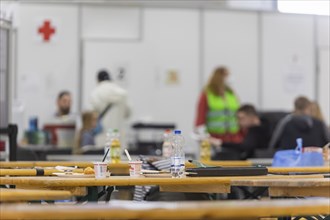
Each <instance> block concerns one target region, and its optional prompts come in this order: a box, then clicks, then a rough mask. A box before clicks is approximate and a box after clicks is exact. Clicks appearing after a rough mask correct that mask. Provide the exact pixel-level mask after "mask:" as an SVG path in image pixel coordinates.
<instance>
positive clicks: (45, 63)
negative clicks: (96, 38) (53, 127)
mask: <svg viewBox="0 0 330 220" xmlns="http://www.w3.org/2000/svg"><path fill="white" fill-rule="evenodd" d="M77 18H78V10H77V7H75V6H68V5H65V6H61V5H51V4H47V5H34V4H26V5H25V4H21V5H20V14H19V22H18V24H19V26H18V52H17V56H18V57H17V59H18V60H17V65H18V69H17V71H18V84H17V85H18V88H17V91H18V99H19V100H22V101H23V102H24V104H25V106H26V112H25V115H26V116H27V117H30V116H32V115H36V116H39V119H40V122H41V123H40V125H42V122H44V121H45V120H47V119H48V118H50V117H51V116H53V115H54V113H55V111H56V98H57V95H58V92H59V91H61V90H69V91H71V92H72V94H73V109H72V110H73V111H76V110H77V100H78V99H77V88H78V42H79V41H78V31H77V24H78V20H77ZM46 19H50V20H51V22H52V23H51V24H52V25H54V26H55V27H56V33H55V35H54V37H52V38H51V40H50V42H48V43H47V42H46V43H45V42H43V41H42V40H41V37H40V35H39V34H38V28H39V27H40V25H41V23H42V22H43V21H44V20H46ZM27 121H28V118H26V122H27Z"/></svg>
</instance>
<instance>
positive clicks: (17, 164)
mask: <svg viewBox="0 0 330 220" xmlns="http://www.w3.org/2000/svg"><path fill="white" fill-rule="evenodd" d="M201 162H202V163H205V164H207V165H211V166H251V165H252V163H251V162H250V161H246V160H233V161H201ZM59 165H60V166H78V167H88V166H90V167H92V166H93V162H90V161H6V162H4V161H2V162H0V167H2V168H15V167H54V166H59ZM186 166H187V167H193V166H194V165H192V164H191V163H188V162H187V163H186ZM109 167H110V168H111V167H113V168H127V167H128V162H127V161H122V162H120V163H109Z"/></svg>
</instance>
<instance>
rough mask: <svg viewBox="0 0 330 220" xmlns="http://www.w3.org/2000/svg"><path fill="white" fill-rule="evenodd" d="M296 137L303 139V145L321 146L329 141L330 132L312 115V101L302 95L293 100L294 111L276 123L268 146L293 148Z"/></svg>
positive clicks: (272, 147)
mask: <svg viewBox="0 0 330 220" xmlns="http://www.w3.org/2000/svg"><path fill="white" fill-rule="evenodd" d="M297 138H302V139H303V143H304V146H316V147H322V146H324V145H325V144H326V143H327V142H329V141H330V132H329V131H328V129H327V128H326V126H325V124H324V123H323V122H322V121H320V120H319V119H316V118H315V117H313V116H312V102H311V101H310V100H309V99H307V98H306V97H303V96H301V97H298V98H297V99H296V100H295V102H294V112H293V113H292V114H290V115H288V116H286V117H285V118H283V119H282V120H281V121H280V122H279V123H278V125H277V127H276V128H275V131H274V133H273V136H272V138H271V141H270V144H269V147H270V148H271V149H275V148H277V149H293V148H295V147H296V139H297Z"/></svg>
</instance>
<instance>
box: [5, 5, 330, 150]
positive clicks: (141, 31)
mask: <svg viewBox="0 0 330 220" xmlns="http://www.w3.org/2000/svg"><path fill="white" fill-rule="evenodd" d="M329 7H330V6H329V1H327V0H324V1H322V0H320V1H316V0H315V1H308V0H304V1H290V0H266V1H236V0H235V1H231V0H223V1H220V0H219V1H216V0H214V1H208V0H204V1H203V0H195V1H189V0H187V1H179V0H178V1H173V0H152V1H143V0H135V1H126V0H122V1H112V0H86V1H84V0H62V1H61V0H58V1H55V0H17V1H5V0H1V11H0V13H1V14H0V15H1V17H0V18H1V75H0V76H1V77H0V83H1V85H0V86H1V94H0V103H1V112H0V119H1V120H0V122H1V127H4V126H7V124H8V123H15V124H18V129H19V131H18V142H21V140H22V139H24V132H25V131H26V130H28V129H29V126H30V123H31V120H32V119H34V118H37V121H38V125H39V127H40V128H43V127H44V126H45V125H46V124H47V123H48V124H49V117H50V116H51V115H53V114H54V113H55V112H56V108H57V107H56V99H57V96H58V94H59V92H60V91H63V90H67V91H69V92H70V93H71V95H72V106H71V112H73V113H75V114H77V115H80V114H81V113H82V112H83V111H85V110H89V109H91V108H92V106H91V102H90V96H91V93H92V90H93V89H94V88H95V87H96V85H97V81H96V75H97V73H98V72H99V71H100V70H103V69H106V70H108V72H109V73H110V74H111V77H112V78H113V80H114V81H115V82H116V83H117V84H118V85H120V86H121V87H122V88H124V89H125V90H126V91H127V98H128V103H129V106H130V109H131V115H130V117H129V118H128V120H126V121H125V129H123V130H125V133H123V134H122V135H123V136H125V140H124V143H125V145H134V144H132V143H133V142H134V141H136V139H137V138H138V137H137V131H136V129H134V128H133V125H136V124H137V123H151V124H158V125H159V124H160V125H164V124H166V125H172V124H174V125H175V127H176V128H179V129H181V130H182V131H183V133H184V134H185V135H186V137H187V138H186V146H187V147H186V151H187V152H188V153H191V154H194V152H195V151H196V149H197V145H198V144H197V142H196V141H195V140H194V139H193V138H190V135H191V133H193V130H194V121H195V117H196V108H197V102H198V97H199V95H200V92H201V91H202V89H203V87H204V85H205V83H206V82H207V80H208V78H209V76H210V75H211V74H212V72H213V70H214V68H216V67H218V66H226V67H227V68H228V69H229V71H230V76H229V79H228V82H229V84H230V86H231V87H232V88H234V90H235V92H236V94H237V96H238V97H239V100H240V102H241V103H251V104H253V105H254V106H256V107H257V109H258V110H260V111H287V112H289V111H291V110H292V109H293V104H292V103H293V100H294V99H295V98H296V97H297V96H299V95H304V96H307V97H308V98H310V99H312V100H315V101H317V102H318V103H319V104H320V106H321V110H322V112H323V114H324V117H325V121H326V123H327V125H329V120H330V119H329V112H330V108H329V100H330V97H329V96H330V92H329V81H330V80H329ZM32 121H33V120H32ZM165 127H166V126H165ZM170 127H171V126H170ZM148 135H149V134H145V136H148ZM142 136H143V135H142ZM156 136H157V138H161V136H160V135H159V134H158V133H157V135H156ZM146 139H148V137H146ZM70 143H71V142H70ZM24 144H26V142H25V143H23V144H22V145H24ZM133 148H134V146H132V149H133Z"/></svg>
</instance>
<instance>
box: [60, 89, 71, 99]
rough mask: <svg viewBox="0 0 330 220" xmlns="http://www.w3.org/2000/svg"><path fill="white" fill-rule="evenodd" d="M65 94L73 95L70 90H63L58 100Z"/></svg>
mask: <svg viewBox="0 0 330 220" xmlns="http://www.w3.org/2000/svg"><path fill="white" fill-rule="evenodd" d="M65 95H71V93H70V92H69V91H66V90H65V91H61V92H60V93H59V94H58V96H57V100H59V99H61V98H62V97H63V96H65Z"/></svg>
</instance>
